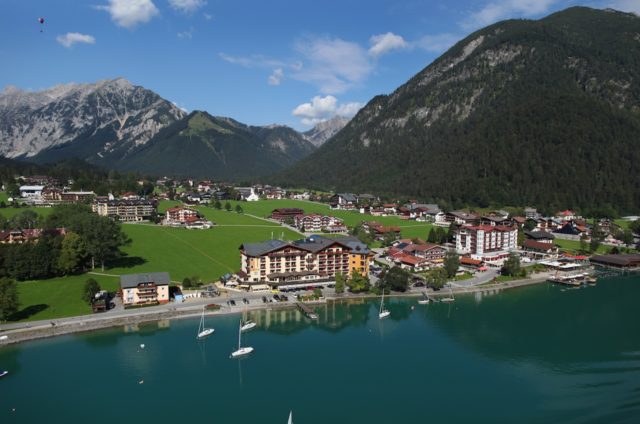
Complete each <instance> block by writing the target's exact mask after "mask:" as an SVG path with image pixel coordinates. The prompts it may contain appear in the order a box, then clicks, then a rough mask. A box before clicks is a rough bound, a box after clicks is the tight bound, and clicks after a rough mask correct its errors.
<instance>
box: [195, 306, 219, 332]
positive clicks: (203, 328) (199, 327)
mask: <svg viewBox="0 0 640 424" xmlns="http://www.w3.org/2000/svg"><path fill="white" fill-rule="evenodd" d="M204 308H205V307H204V306H203V307H202V318H200V325H199V326H198V337H197V339H198V340H201V339H204V338H205V337H207V336H210V335H211V334H212V333H213V332H214V331H215V330H214V329H213V328H205V326H204Z"/></svg>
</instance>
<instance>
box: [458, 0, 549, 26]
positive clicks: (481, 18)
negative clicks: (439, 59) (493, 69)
mask: <svg viewBox="0 0 640 424" xmlns="http://www.w3.org/2000/svg"><path fill="white" fill-rule="evenodd" d="M557 2H558V0H498V1H493V2H491V3H488V4H486V5H485V6H484V7H483V8H482V9H480V10H479V11H477V12H474V13H472V14H471V16H469V17H468V18H467V19H465V20H464V21H462V22H461V23H460V26H462V28H464V29H465V30H468V31H470V30H475V29H477V28H480V27H484V26H487V25H490V24H492V23H495V22H497V21H499V20H501V19H505V18H513V17H529V16H535V15H539V14H541V13H545V12H547V11H548V10H549V8H550V7H551V6H552V5H553V4H554V3H557Z"/></svg>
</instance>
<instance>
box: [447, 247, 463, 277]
mask: <svg viewBox="0 0 640 424" xmlns="http://www.w3.org/2000/svg"><path fill="white" fill-rule="evenodd" d="M459 267H460V258H459V257H458V254H457V253H456V251H455V250H453V249H450V250H448V251H447V253H446V254H445V255H444V269H445V271H446V272H447V277H449V278H453V277H455V276H456V273H457V272H458V268H459Z"/></svg>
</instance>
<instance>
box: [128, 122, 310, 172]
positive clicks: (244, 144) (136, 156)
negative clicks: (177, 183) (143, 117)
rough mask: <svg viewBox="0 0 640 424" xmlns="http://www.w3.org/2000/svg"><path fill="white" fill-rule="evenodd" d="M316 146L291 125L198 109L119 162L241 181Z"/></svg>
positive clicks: (143, 169) (280, 166)
mask: <svg viewBox="0 0 640 424" xmlns="http://www.w3.org/2000/svg"><path fill="white" fill-rule="evenodd" d="M314 149H315V148H314V146H313V145H312V144H311V143H309V142H308V141H306V140H305V139H304V138H303V137H302V135H300V134H299V133H298V132H296V131H295V130H293V129H291V128H289V127H284V126H269V127H252V126H248V125H244V124H241V123H239V122H237V121H234V120H233V119H230V118H222V117H213V116H211V115H209V114H207V113H206V112H198V111H196V112H192V113H191V114H189V115H188V116H187V117H185V118H184V119H182V120H180V121H178V122H176V123H174V124H173V125H171V126H169V127H167V128H165V129H164V130H162V131H161V132H160V133H158V135H157V136H155V137H154V138H153V139H152V140H151V141H149V142H148V143H147V144H145V145H143V146H141V147H139V148H138V149H137V150H135V151H134V152H132V154H131V155H130V156H129V157H128V158H127V159H126V160H125V161H122V162H120V163H118V164H117V165H116V166H117V168H118V169H120V170H135V171H140V172H143V173H148V174H153V175H173V176H184V177H186V176H189V177H207V178H223V179H231V180H242V179H249V178H253V177H256V176H260V175H266V174H269V173H272V172H275V171H278V170H281V169H283V168H284V167H286V166H288V165H291V164H293V163H294V162H296V161H297V160H299V159H300V158H302V157H304V156H307V155H308V154H309V153H311V152H312V151H313V150H314Z"/></svg>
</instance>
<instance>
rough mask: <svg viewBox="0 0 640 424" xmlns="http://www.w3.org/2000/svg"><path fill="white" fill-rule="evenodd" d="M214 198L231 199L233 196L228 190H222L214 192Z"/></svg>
mask: <svg viewBox="0 0 640 424" xmlns="http://www.w3.org/2000/svg"><path fill="white" fill-rule="evenodd" d="M213 198H214V199H215V200H229V199H230V198H231V196H229V193H228V192H226V191H222V190H220V191H216V192H214V193H213Z"/></svg>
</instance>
